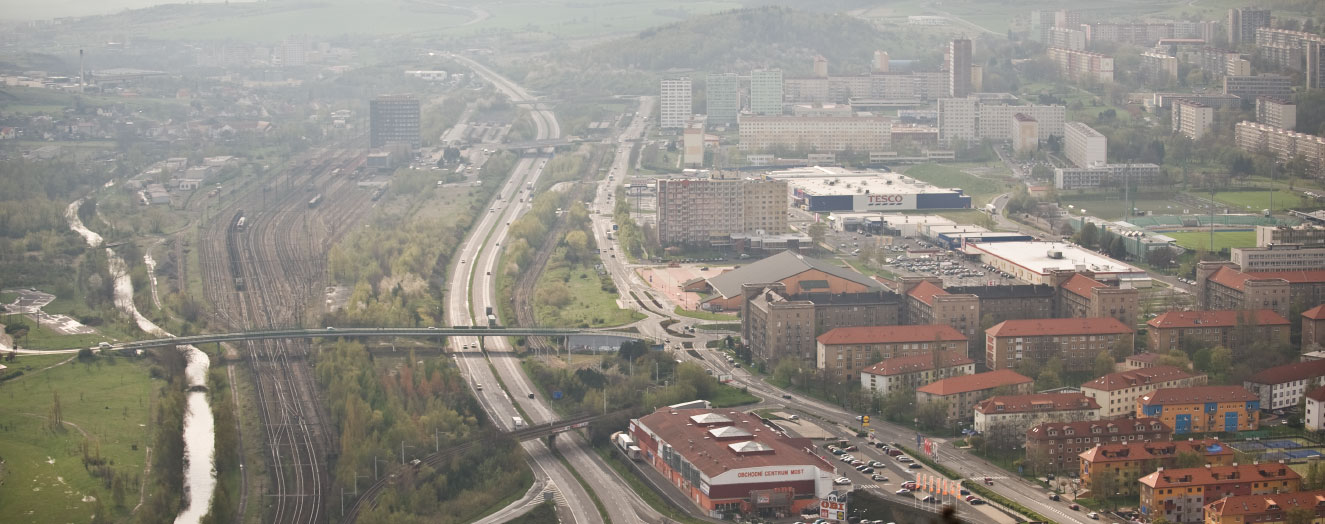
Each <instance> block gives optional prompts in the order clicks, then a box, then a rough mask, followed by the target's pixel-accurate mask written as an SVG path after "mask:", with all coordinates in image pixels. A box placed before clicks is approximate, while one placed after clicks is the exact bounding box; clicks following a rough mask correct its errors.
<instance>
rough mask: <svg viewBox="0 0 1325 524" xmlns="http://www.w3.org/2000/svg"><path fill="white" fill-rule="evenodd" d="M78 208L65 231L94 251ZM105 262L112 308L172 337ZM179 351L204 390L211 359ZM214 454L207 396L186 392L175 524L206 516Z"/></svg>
mask: <svg viewBox="0 0 1325 524" xmlns="http://www.w3.org/2000/svg"><path fill="white" fill-rule="evenodd" d="M82 205H83V199H78V200H76V201H74V202H73V203H72V204H69V207H68V208H67V209H65V213H64V215H65V219H66V220H67V221H68V223H69V229H72V230H74V232H76V233H78V234H79V235H82V236H83V239H84V240H86V241H87V245H88V246H90V247H94V248H95V247H98V246H100V245H101V243H102V238H101V235H98V234H96V232H94V231H92V230H90V229H88V228H87V227H85V226H84V225H83V221H82V219H80V218H78V209H79V208H80V207H81V206H82ZM106 258H107V259H108V260H109V263H110V272H111V275H113V276H114V277H115V306H116V307H118V308H119V309H120V311H123V312H124V313H126V314H128V315H130V316H132V317H133V320H134V322H135V323H137V324H138V328H139V329H141V330H143V331H145V332H147V333H150V334H152V335H155V336H160V337H172V336H174V335H171V334H170V333H167V332H166V330H164V329H161V327H160V326H158V325H156V324H155V323H153V322H152V321H151V320H148V318H147V317H145V316H143V314H142V313H141V312H139V311H138V306H136V305H134V303H133V279H132V278H130V277H129V271H128V265H127V264H125V263H124V259H122V258H120V256H119V255H117V254H115V250H113V249H111V248H106ZM153 278H155V276H153ZM181 350H182V351H183V352H184V358H185V359H186V361H187V362H188V364H187V366H186V367H185V371H184V373H185V375H187V376H188V379H189V386H204V387H205V386H207V369H208V368H209V367H210V366H211V359H210V358H208V357H207V354H206V353H203V352H202V350H200V349H198V348H196V347H193V346H182V348H181ZM215 454H216V432H215V419H213V417H212V409H211V406H209V405H208V404H207V393H206V392H205V391H193V392H190V393H188V411H187V412H186V413H185V414H184V492H185V497H184V507H183V508H181V509H180V512H179V515H177V516H176V517H175V524H197V523H198V522H199V521H200V520H202V517H203V516H204V515H206V514H207V510H208V509H209V508H210V507H211V505H212V494H213V493H214V492H215V490H216V460H215V459H216V456H215Z"/></svg>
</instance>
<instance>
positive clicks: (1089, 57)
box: [1048, 47, 1113, 83]
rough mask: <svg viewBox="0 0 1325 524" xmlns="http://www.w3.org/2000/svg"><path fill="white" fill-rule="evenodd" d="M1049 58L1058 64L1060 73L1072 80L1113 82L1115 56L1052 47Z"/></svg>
mask: <svg viewBox="0 0 1325 524" xmlns="http://www.w3.org/2000/svg"><path fill="white" fill-rule="evenodd" d="M1048 53H1049V58H1050V59H1051V60H1053V61H1054V63H1055V64H1057V65H1058V74H1059V75H1061V76H1063V77H1064V78H1068V79H1071V80H1078V81H1080V80H1091V81H1094V82H1101V83H1113V57H1111V56H1107V55H1103V54H1100V53H1095V52H1091V51H1077V50H1073V49H1065V48H1062V47H1050V48H1049V50H1048Z"/></svg>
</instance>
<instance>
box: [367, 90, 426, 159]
mask: <svg viewBox="0 0 1325 524" xmlns="http://www.w3.org/2000/svg"><path fill="white" fill-rule="evenodd" d="M397 143H398V144H409V146H410V147H411V148H415V147H419V99H417V98H414V95H382V96H379V97H377V98H374V99H373V100H371V101H370V102H368V145H369V147H382V146H385V145H387V144H397Z"/></svg>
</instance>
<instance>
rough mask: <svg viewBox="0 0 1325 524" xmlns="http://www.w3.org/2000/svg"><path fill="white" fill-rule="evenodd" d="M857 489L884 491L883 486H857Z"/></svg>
mask: <svg viewBox="0 0 1325 524" xmlns="http://www.w3.org/2000/svg"><path fill="white" fill-rule="evenodd" d="M856 489H883V486H880V485H878V484H859V485H857V486H856Z"/></svg>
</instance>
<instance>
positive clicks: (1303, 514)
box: [1284, 507, 1316, 524]
mask: <svg viewBox="0 0 1325 524" xmlns="http://www.w3.org/2000/svg"><path fill="white" fill-rule="evenodd" d="M1315 519H1316V512H1315V510H1314V509H1312V508H1303V507H1296V508H1293V509H1290V510H1288V513H1286V514H1284V524H1311V523H1312V522H1315Z"/></svg>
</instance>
